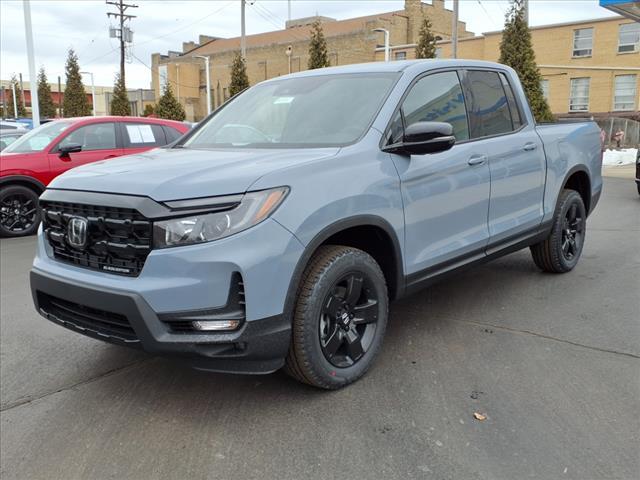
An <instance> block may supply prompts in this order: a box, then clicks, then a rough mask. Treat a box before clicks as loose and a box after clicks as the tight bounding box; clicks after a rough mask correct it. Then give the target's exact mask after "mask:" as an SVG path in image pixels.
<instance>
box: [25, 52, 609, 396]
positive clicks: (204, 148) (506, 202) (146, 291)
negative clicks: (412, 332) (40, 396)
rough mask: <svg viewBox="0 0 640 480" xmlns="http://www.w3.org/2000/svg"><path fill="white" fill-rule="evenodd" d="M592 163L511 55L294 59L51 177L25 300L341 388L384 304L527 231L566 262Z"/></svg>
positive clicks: (582, 132) (584, 139)
mask: <svg viewBox="0 0 640 480" xmlns="http://www.w3.org/2000/svg"><path fill="white" fill-rule="evenodd" d="M601 166H602V152H601V144H600V136H599V129H598V126H597V125H596V124H595V123H593V122H583V123H567V124H557V125H545V126H537V125H536V123H535V120H534V118H533V116H532V114H531V111H530V109H529V106H528V104H527V101H526V97H525V94H524V92H523V90H522V87H521V85H520V82H519V80H518V77H517V75H516V73H515V72H514V71H513V70H512V69H510V68H508V67H506V66H503V65H499V64H496V63H489V62H477V61H469V60H429V61H412V62H401V61H399V62H389V63H382V62H380V63H375V64H367V65H351V66H345V67H337V68H327V69H321V70H311V71H307V72H301V73H298V74H294V75H291V76H287V77H281V78H277V79H273V80H269V81H266V82H263V83H261V84H259V85H257V86H254V87H253V88H250V89H249V90H247V91H245V92H244V93H242V94H241V95H239V96H237V97H236V98H235V99H233V100H231V101H230V102H229V103H227V104H226V105H225V107H224V108H222V109H220V110H218V111H217V112H216V113H215V114H214V115H213V116H212V117H210V118H209V119H208V120H206V121H204V122H202V123H201V124H200V125H198V127H196V128H195V129H194V130H192V131H191V132H190V133H189V134H187V135H186V136H185V137H183V138H182V139H181V140H179V141H178V142H177V144H176V145H175V146H173V147H172V148H168V149H159V150H155V151H153V152H150V153H148V154H146V155H142V156H130V157H127V158H123V159H119V160H115V161H113V162H102V163H96V164H93V165H87V166H84V167H80V168H78V169H75V170H73V171H71V172H68V173H66V174H64V175H62V176H60V177H58V178H57V179H56V180H54V181H53V182H52V183H51V185H50V186H49V188H48V189H47V190H46V192H45V193H44V194H43V195H42V198H41V202H42V208H43V218H44V222H43V228H42V229H41V231H40V233H39V238H38V248H37V256H36V258H35V261H34V265H33V269H32V271H31V288H32V291H33V298H34V300H35V305H36V309H37V310H38V311H39V312H40V313H41V314H42V315H43V316H45V317H46V318H48V319H49V320H50V321H52V322H54V323H57V324H59V325H62V326H65V327H67V328H69V329H71V330H74V331H76V332H79V333H82V334H84V335H87V336H90V337H94V338H97V339H100V340H104V341H108V342H112V343H116V344H120V345H129V346H134V347H139V348H143V349H145V350H147V351H149V352H153V353H156V354H167V355H176V356H179V357H180V358H183V359H186V360H187V361H188V362H190V363H191V364H192V365H193V366H194V367H196V368H198V369H202V370H210V371H222V372H240V373H267V372H272V371H274V370H278V369H280V368H282V367H283V366H284V367H285V369H286V371H287V372H288V373H289V374H290V375H292V376H293V377H294V378H296V379H298V380H300V381H302V382H306V383H308V384H311V385H314V386H316V387H320V388H326V389H335V388H339V387H343V386H345V385H347V384H349V383H351V382H353V381H355V380H357V379H358V378H360V377H361V376H362V375H363V374H364V373H365V372H366V371H367V370H368V369H369V367H370V366H371V365H372V363H373V362H374V359H375V358H376V356H377V355H378V353H379V352H380V349H381V345H382V339H383V337H384V334H385V329H386V327H387V321H388V307H389V301H390V300H393V299H396V298H399V297H402V296H403V295H406V294H408V293H410V292H415V291H416V290H418V289H420V288H422V287H424V286H427V285H429V284H431V283H432V282H434V281H435V280H437V279H439V278H442V277H443V276H445V275H448V274H450V273H452V272H454V271H457V270H460V269H462V268H464V267H468V266H470V265H474V264H478V263H481V262H485V261H487V260H490V259H493V258H496V257H499V256H502V255H505V254H507V253H510V252H513V251H515V250H518V249H522V248H526V247H531V251H532V254H533V260H534V262H535V263H536V265H537V266H538V267H539V268H540V269H541V270H544V271H547V272H554V273H563V272H568V271H570V270H571V269H573V268H574V267H575V266H576V264H577V262H578V259H579V258H580V254H581V252H582V248H583V244H584V240H585V232H586V230H585V228H586V219H587V215H588V214H589V213H591V212H592V211H593V209H594V208H595V206H596V203H597V202H598V199H599V196H600V192H601V188H602V178H601ZM529 293H530V292H523V295H527V294H529ZM399 320H401V319H399Z"/></svg>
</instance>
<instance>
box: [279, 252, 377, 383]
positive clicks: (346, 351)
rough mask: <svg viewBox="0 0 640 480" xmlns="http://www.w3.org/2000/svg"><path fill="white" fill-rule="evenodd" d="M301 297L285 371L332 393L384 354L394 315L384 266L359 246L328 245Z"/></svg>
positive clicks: (309, 271)
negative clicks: (384, 339)
mask: <svg viewBox="0 0 640 480" xmlns="http://www.w3.org/2000/svg"><path fill="white" fill-rule="evenodd" d="M297 293H298V294H297V300H296V304H295V306H294V311H293V318H292V326H291V327H292V328H291V345H290V347H289V353H288V354H287V358H286V362H285V372H286V373H288V374H289V375H291V376H292V377H294V378H295V379H296V380H299V381H301V382H304V383H307V384H309V385H313V386H314V387H318V388H324V389H327V390H335V389H338V388H342V387H344V386H346V385H349V384H350V383H353V382H355V381H356V380H358V379H359V378H360V377H362V376H363V375H364V374H365V373H366V372H367V371H368V370H369V368H370V367H371V365H373V363H374V361H375V359H376V357H377V356H378V353H379V352H380V349H381V347H382V340H383V338H384V333H385V330H386V327H387V320H388V317H389V299H388V291H387V283H386V279H385V276H384V273H383V272H382V270H381V269H380V266H379V265H378V263H377V262H376V261H375V259H374V258H373V257H372V256H371V255H369V254H368V253H366V252H364V251H362V250H359V249H357V248H353V247H347V246H342V245H323V246H321V247H319V248H318V250H317V251H316V252H315V253H314V254H313V256H312V257H311V259H310V260H309V263H308V264H307V266H306V268H305V271H304V272H303V274H302V279H301V283H300V285H299V286H298V289H297Z"/></svg>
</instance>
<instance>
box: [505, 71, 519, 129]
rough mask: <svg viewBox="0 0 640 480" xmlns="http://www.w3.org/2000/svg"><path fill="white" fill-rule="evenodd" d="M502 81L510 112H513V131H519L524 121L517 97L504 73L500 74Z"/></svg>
mask: <svg viewBox="0 0 640 480" xmlns="http://www.w3.org/2000/svg"><path fill="white" fill-rule="evenodd" d="M500 80H501V81H502V88H504V92H505V93H506V94H507V103H508V104H509V111H510V112H511V123H512V124H513V129H514V130H517V129H519V128H520V127H521V126H522V125H523V124H524V121H523V120H522V115H521V114H520V108H519V107H518V102H516V96H515V95H514V94H513V89H512V88H511V85H510V84H509V80H507V76H506V75H505V74H504V73H501V74H500Z"/></svg>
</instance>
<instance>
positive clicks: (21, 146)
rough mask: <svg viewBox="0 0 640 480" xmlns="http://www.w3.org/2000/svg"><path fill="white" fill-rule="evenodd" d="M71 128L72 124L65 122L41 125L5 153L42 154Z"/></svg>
mask: <svg viewBox="0 0 640 480" xmlns="http://www.w3.org/2000/svg"><path fill="white" fill-rule="evenodd" d="M70 126H71V123H70V122H68V121H65V120H57V121H55V122H50V123H46V124H44V125H40V126H39V127H36V128H34V129H33V130H31V131H30V132H28V133H26V134H25V135H24V136H22V137H20V139H18V140H16V141H15V142H13V143H12V144H11V145H9V146H8V147H7V148H6V150H5V153H9V152H11V153H27V152H40V151H42V150H44V149H45V148H46V147H48V146H49V144H50V143H51V142H52V141H53V140H54V139H55V138H56V137H57V136H58V135H60V134H61V133H62V132H63V131H64V130H66V129H67V128H69V127H70Z"/></svg>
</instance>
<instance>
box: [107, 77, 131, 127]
mask: <svg viewBox="0 0 640 480" xmlns="http://www.w3.org/2000/svg"><path fill="white" fill-rule="evenodd" d="M109 108H110V110H111V115H121V116H124V117H128V116H130V115H131V105H129V97H128V96H127V88H126V87H125V85H124V80H123V79H122V77H121V76H120V74H119V73H116V81H115V84H114V87H113V97H112V98H111V105H110V106H109Z"/></svg>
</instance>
